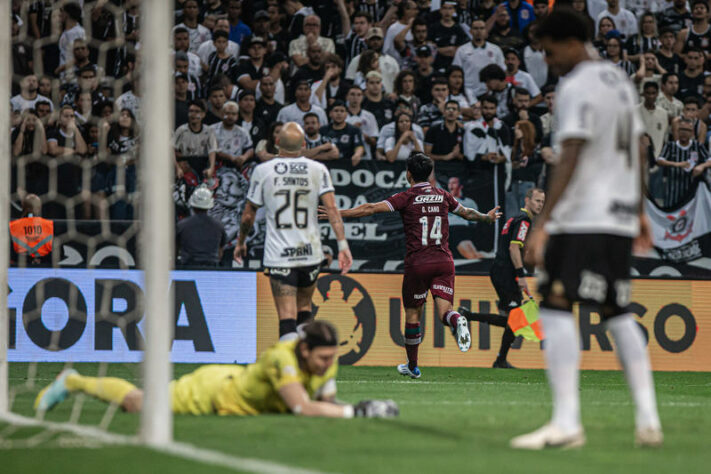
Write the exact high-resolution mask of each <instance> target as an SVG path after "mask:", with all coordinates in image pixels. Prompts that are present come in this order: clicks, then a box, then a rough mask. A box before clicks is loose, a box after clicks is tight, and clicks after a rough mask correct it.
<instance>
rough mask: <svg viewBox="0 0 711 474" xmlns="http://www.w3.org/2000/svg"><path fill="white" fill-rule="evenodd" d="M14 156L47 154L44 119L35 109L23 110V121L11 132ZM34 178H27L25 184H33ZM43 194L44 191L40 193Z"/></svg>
mask: <svg viewBox="0 0 711 474" xmlns="http://www.w3.org/2000/svg"><path fill="white" fill-rule="evenodd" d="M10 143H12V157H13V158H17V157H20V156H27V155H33V156H39V155H46V154H47V137H46V134H45V130H44V125H42V121H41V120H39V119H38V118H37V112H35V111H34V109H26V110H25V111H24V112H22V121H21V122H20V126H19V127H15V128H14V129H13V130H12V133H11V134H10ZM31 181H32V179H28V178H25V186H27V185H31V184H32V182H31ZM40 194H42V193H40Z"/></svg>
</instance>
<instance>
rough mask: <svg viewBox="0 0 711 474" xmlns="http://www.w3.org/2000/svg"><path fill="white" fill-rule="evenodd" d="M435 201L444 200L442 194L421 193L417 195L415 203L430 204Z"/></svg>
mask: <svg viewBox="0 0 711 474" xmlns="http://www.w3.org/2000/svg"><path fill="white" fill-rule="evenodd" d="M434 202H444V196H443V195H442V194H420V195H418V196H415V204H429V203H434Z"/></svg>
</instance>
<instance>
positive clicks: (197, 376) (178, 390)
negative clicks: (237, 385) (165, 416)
mask: <svg viewBox="0 0 711 474" xmlns="http://www.w3.org/2000/svg"><path fill="white" fill-rule="evenodd" d="M243 371H244V367H242V366H239V365H205V366H202V367H200V368H199V369H197V370H195V371H194V372H191V373H189V374H186V375H183V376H182V377H180V378H179V379H178V380H174V381H172V382H171V383H170V395H171V400H172V406H173V413H178V414H191V415H211V414H214V413H216V408H215V406H214V401H215V398H216V396H217V393H218V392H219V390H220V387H222V386H223V384H224V382H225V381H226V380H228V379H229V378H230V377H235V378H236V377H239V376H240V375H241V374H242V372H243ZM244 414H245V415H246V414H247V413H244Z"/></svg>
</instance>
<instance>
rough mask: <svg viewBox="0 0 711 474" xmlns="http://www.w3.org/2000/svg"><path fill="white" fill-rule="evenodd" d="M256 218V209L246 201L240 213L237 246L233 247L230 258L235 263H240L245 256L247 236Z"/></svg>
mask: <svg viewBox="0 0 711 474" xmlns="http://www.w3.org/2000/svg"><path fill="white" fill-rule="evenodd" d="M256 216H257V208H256V207H255V206H254V204H252V203H251V202H249V201H247V204H245V206H244V211H242V222H241V223H240V225H239V237H237V245H236V246H235V251H234V254H233V255H232V258H234V259H235V261H236V262H237V263H242V259H243V258H244V257H246V256H247V244H246V243H245V241H246V240H247V235H248V234H249V232H250V231H251V230H252V226H253V225H254V219H255V217H256Z"/></svg>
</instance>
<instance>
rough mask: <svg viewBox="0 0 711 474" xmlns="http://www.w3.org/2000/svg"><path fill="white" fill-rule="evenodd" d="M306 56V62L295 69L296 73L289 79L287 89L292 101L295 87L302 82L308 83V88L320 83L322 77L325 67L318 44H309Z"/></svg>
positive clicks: (321, 50)
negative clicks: (289, 85) (289, 84)
mask: <svg viewBox="0 0 711 474" xmlns="http://www.w3.org/2000/svg"><path fill="white" fill-rule="evenodd" d="M306 55H307V56H308V61H307V62H306V63H305V64H304V65H303V66H301V67H300V68H299V69H297V71H296V73H295V74H294V75H293V77H292V78H291V84H293V85H292V86H291V87H290V88H289V98H290V100H293V99H294V89H295V88H296V85H297V84H299V83H300V82H302V81H306V82H308V83H309V86H311V85H312V84H314V83H315V82H317V81H320V80H321V79H323V77H324V73H325V72H326V71H325V67H324V62H323V60H322V59H323V49H322V48H321V45H320V44H318V43H315V42H314V43H311V44H310V45H309V46H308V48H307V50H306Z"/></svg>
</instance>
